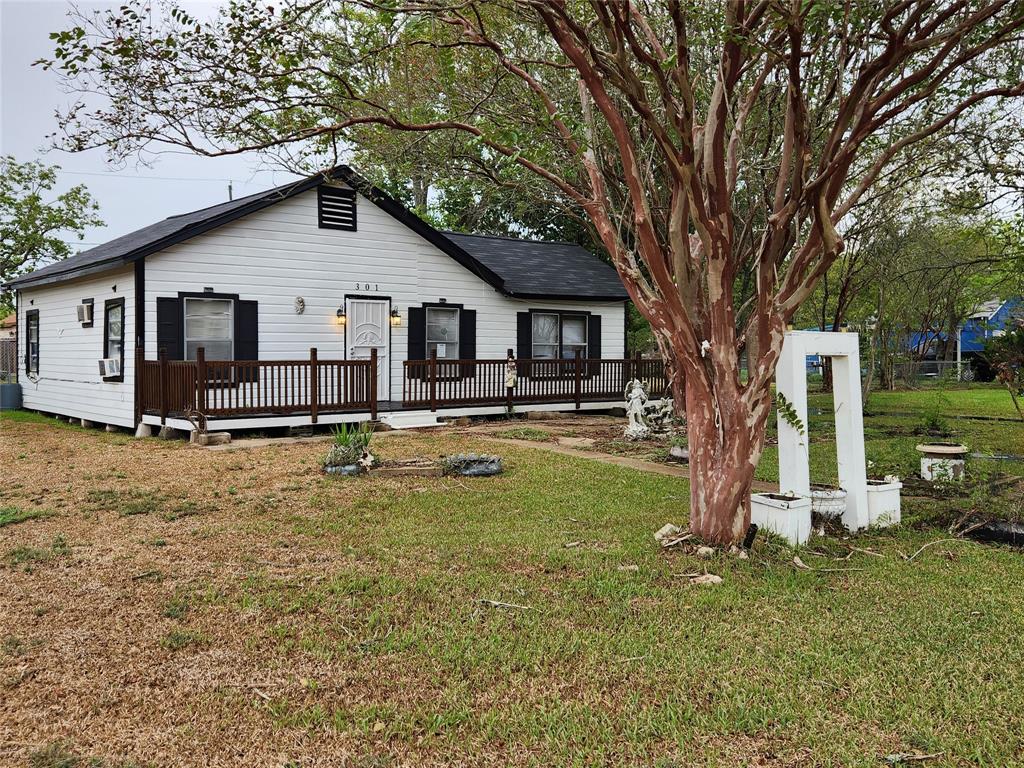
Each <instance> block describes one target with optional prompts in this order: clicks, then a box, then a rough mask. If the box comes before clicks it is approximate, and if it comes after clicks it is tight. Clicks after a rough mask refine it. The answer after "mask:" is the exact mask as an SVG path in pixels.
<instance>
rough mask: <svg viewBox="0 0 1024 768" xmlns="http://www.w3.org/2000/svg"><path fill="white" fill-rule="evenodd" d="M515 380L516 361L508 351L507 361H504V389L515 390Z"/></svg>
mask: <svg viewBox="0 0 1024 768" xmlns="http://www.w3.org/2000/svg"><path fill="white" fill-rule="evenodd" d="M516 378H517V375H516V359H515V358H514V357H512V352H511V351H509V355H508V360H506V361H505V387H506V388H507V389H515V386H516Z"/></svg>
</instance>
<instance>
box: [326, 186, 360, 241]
mask: <svg viewBox="0 0 1024 768" xmlns="http://www.w3.org/2000/svg"><path fill="white" fill-rule="evenodd" d="M317 219H318V222H319V224H320V229H341V230H345V231H348V232H355V231H356V193H355V191H354V190H351V189H342V188H341V187H328V186H326V185H321V186H320V187H318V188H317Z"/></svg>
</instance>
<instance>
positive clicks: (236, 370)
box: [11, 166, 660, 429]
mask: <svg viewBox="0 0 1024 768" xmlns="http://www.w3.org/2000/svg"><path fill="white" fill-rule="evenodd" d="M11 286H12V287H13V288H14V289H16V290H17V292H18V323H19V325H20V333H19V334H18V338H19V342H18V343H19V346H18V359H19V368H20V376H19V380H20V381H21V382H22V386H23V401H24V405H25V407H26V408H30V409H34V410H38V411H43V412H49V413H55V414H59V415H65V416H70V417H75V418H82V419H86V420H89V421H93V422H97V423H103V424H113V425H118V426H123V427H134V426H135V425H137V424H138V423H140V422H144V423H147V424H158V423H161V422H163V423H166V424H168V425H171V426H175V427H179V428H190V424H189V421H188V420H187V418H186V416H187V415H188V414H187V412H188V411H190V410H193V409H194V410H198V411H200V412H202V413H203V414H204V415H205V416H206V417H207V419H208V420H209V422H210V427H211V428H213V427H219V428H226V429H230V428H246V427H253V426H280V425H300V424H304V423H310V422H311V421H320V422H340V421H354V420H361V419H365V418H368V417H372V416H376V415H377V411H378V410H380V411H381V412H382V413H383V414H384V418H385V419H390V420H392V421H396V422H397V421H400V418H401V417H399V416H396V415H395V414H396V413H404V414H405V415H406V418H407V419H408V415H409V413H410V412H416V411H419V412H421V413H422V412H426V413H427V414H430V415H433V414H442V415H452V414H461V413H484V412H491V413H495V412H500V411H501V410H503V408H504V407H506V406H507V404H508V401H509V399H510V398H511V400H512V402H513V404H514V405H515V406H516V407H517V408H520V409H522V408H533V407H538V408H548V409H551V408H556V407H569V408H572V407H589V408H597V407H609V406H611V405H618V404H619V403H620V400H621V396H622V390H623V386H624V383H625V380H626V377H627V376H631V375H632V374H633V373H635V372H636V371H635V369H632V368H631V367H630V366H631V365H636V363H633V362H632V361H627V360H625V359H624V358H625V356H626V355H625V349H624V344H625V304H626V302H627V301H628V296H627V294H626V291H625V289H624V288H623V286H622V284H621V282H620V281H619V278H618V275H617V274H616V273H615V271H614V269H612V268H611V267H610V266H609V265H607V264H605V263H604V262H602V261H601V260H599V259H597V258H596V257H594V256H593V255H592V254H590V253H588V252H587V251H586V250H585V249H583V248H581V247H579V246H576V245H571V244H567V243H548V242H539V241H530V240H517V239H510V238H500V237H483V236H476V235H463V234H454V233H448V232H440V231H438V230H435V229H434V228H432V227H430V226H429V225H428V224H426V223H425V222H423V221H422V220H421V219H419V218H418V217H416V216H415V215H414V214H413V213H411V212H410V211H408V210H407V209H406V208H404V207H403V206H401V205H400V204H399V203H397V202H396V201H395V200H393V199H392V198H391V197H389V196H388V195H386V194H385V193H384V192H382V191H381V190H379V189H377V188H375V187H373V186H372V185H370V184H369V183H367V182H366V181H365V180H364V179H362V178H361V177H359V176H358V175H357V174H356V173H355V172H353V171H352V170H351V169H350V168H348V167H347V166H340V167H338V168H336V169H334V170H333V171H331V172H329V173H327V174H324V175H317V176H312V177H309V178H307V179H305V180H302V181H298V182H294V183H291V184H286V185H284V186H281V187H277V188H276V189H272V190H269V191H267V192H263V193H260V194H256V195H252V196H249V197H245V198H242V199H239V200H235V201H232V202H228V203H223V204H220V205H216V206H213V207H210V208H205V209H203V210H200V211H196V212H193V213H188V214H184V215H181V216H173V217H171V218H168V219H165V220H163V221H161V222H158V223H156V224H153V225H151V226H149V227H145V228H143V229H141V230H138V231H137V232H133V233H131V234H128V235H125V236H124V237H120V238H117V239H116V240H113V241H111V242H109V243H106V244H104V245H100V246H98V247H96V248H93V249H91V250H88V251H85V252H83V253H81V254H78V255H76V256H73V257H71V258H69V259H67V260H65V261H62V262H59V263H56V264H52V265H49V266H47V267H44V268H42V269H40V270H37V271H36V272H33V273H31V274H29V275H25V276H22V277H20V278H18V279H16V280H14V281H12V283H11ZM311 348H316V352H317V360H316V361H315V362H313V361H311V359H310V358H311V354H310V349H311ZM160 350H164V351H165V353H166V355H165V357H166V362H165V363H163V364H161V363H160V362H158V358H159V354H158V352H159V351H160ZM200 350H202V352H203V353H204V354H203V356H204V357H205V361H229V362H224V363H219V362H201V361H199V360H198V358H199V357H200ZM508 350H512V351H513V352H514V354H515V356H516V357H517V358H519V361H520V362H519V367H518V372H519V382H518V384H517V386H516V388H515V389H514V390H513V391H512V392H511V393H510V392H509V391H508V390H506V388H505V368H506V366H505V359H506V354H507V351H508ZM136 354H137V355H138V359H136ZM434 356H436V362H432V360H431V359H432V358H433V357H434ZM371 357H375V359H376V360H377V363H378V366H377V370H376V371H375V372H373V375H372V376H371V375H370V362H369V361H370V358H371ZM581 360H582V361H588V362H587V363H586V364H583V363H582V362H580V361H581ZM257 361H258V362H257ZM453 361H459V362H458V363H455V362H453ZM531 361H532V362H531ZM597 361H600V362H597ZM644 365H647V363H646V362H645V363H644ZM650 367H651V371H650V373H651V374H652V375H654V373H655V365H654V364H653V361H652V364H651V366H650ZM204 370H205V371H206V373H205V375H200V371H204ZM659 375H660V374H659ZM374 390H375V392H376V397H371V393H372V392H373V391H374ZM388 413H390V414H391V415H388ZM192 417H193V418H195V414H192Z"/></svg>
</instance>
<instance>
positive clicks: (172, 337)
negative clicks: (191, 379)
mask: <svg viewBox="0 0 1024 768" xmlns="http://www.w3.org/2000/svg"><path fill="white" fill-rule="evenodd" d="M184 322H185V319H184V315H182V310H181V299H179V298H177V297H170V296H158V297H157V300H156V351H157V354H160V350H161V349H163V350H166V351H167V359H168V360H184V359H185V344H184V342H183V341H182V335H183V334H184V328H183V327H182V326H183V324H184Z"/></svg>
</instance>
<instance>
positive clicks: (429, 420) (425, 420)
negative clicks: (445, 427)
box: [380, 411, 441, 429]
mask: <svg viewBox="0 0 1024 768" xmlns="http://www.w3.org/2000/svg"><path fill="white" fill-rule="evenodd" d="M380 421H381V422H382V423H383V424H387V425H388V426H389V427H391V428H392V429H420V428H422V427H439V426H441V422H439V421H438V420H437V416H435V415H434V414H431V413H402V412H401V411H392V412H391V413H383V414H381V417H380Z"/></svg>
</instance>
